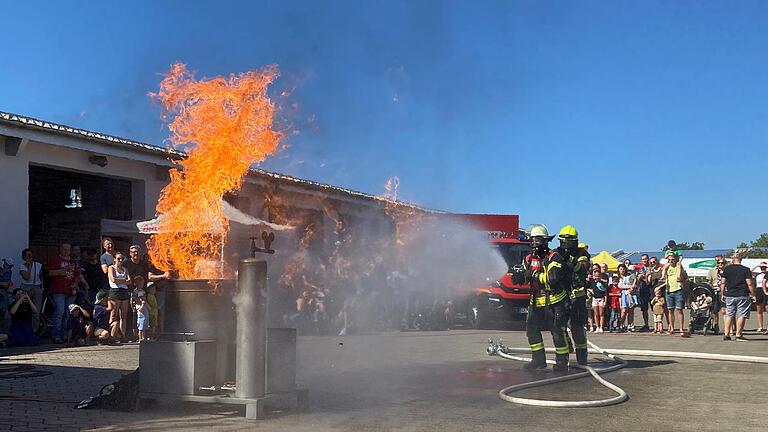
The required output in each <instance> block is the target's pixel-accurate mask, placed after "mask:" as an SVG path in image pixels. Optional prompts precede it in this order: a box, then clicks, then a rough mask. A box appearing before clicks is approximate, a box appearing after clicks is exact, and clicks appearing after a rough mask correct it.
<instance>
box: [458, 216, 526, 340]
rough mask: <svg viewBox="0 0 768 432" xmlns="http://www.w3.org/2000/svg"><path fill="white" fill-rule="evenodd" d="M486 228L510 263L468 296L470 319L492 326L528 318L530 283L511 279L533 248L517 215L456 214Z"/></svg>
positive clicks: (472, 322)
mask: <svg viewBox="0 0 768 432" xmlns="http://www.w3.org/2000/svg"><path fill="white" fill-rule="evenodd" d="M457 216H459V217H461V218H462V219H464V220H466V221H468V222H469V223H470V224H472V225H474V226H475V227H477V228H478V229H480V230H483V231H485V232H487V235H488V241H489V242H491V244H493V246H494V247H496V248H498V250H499V253H500V254H501V256H502V257H503V258H504V261H505V262H506V263H507V273H505V274H504V275H502V276H501V277H500V278H498V279H497V280H496V281H494V282H491V283H489V284H488V285H486V286H482V287H479V288H475V289H474V290H473V292H472V294H471V295H470V297H469V298H468V299H467V300H466V305H465V306H464V307H465V308H466V314H467V320H468V323H469V324H470V325H471V326H472V327H473V328H478V329H482V328H490V327H493V326H498V325H509V324H510V323H514V322H520V321H525V318H526V317H527V313H528V304H529V302H530V299H531V287H530V285H528V284H525V285H520V284H515V283H513V282H512V273H513V272H514V271H515V270H518V269H520V266H521V263H522V262H523V258H524V257H525V256H526V255H527V254H528V252H529V251H530V243H529V242H528V239H527V238H526V237H525V234H524V233H522V232H521V231H520V218H519V216H518V215H495V214H460V215H457Z"/></svg>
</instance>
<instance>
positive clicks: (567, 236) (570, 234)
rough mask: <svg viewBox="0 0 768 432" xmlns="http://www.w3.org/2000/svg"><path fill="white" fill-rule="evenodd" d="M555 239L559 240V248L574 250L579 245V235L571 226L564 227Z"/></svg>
mask: <svg viewBox="0 0 768 432" xmlns="http://www.w3.org/2000/svg"><path fill="white" fill-rule="evenodd" d="M557 239H558V240H560V246H562V247H563V248H565V249H576V248H577V247H578V245H579V233H578V231H576V228H574V227H573V225H566V226H564V227H563V229H561V230H560V234H558V235H557Z"/></svg>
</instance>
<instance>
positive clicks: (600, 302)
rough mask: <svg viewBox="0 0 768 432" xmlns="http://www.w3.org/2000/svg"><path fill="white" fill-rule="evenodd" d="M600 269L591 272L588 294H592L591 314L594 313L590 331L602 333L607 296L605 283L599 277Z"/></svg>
mask: <svg viewBox="0 0 768 432" xmlns="http://www.w3.org/2000/svg"><path fill="white" fill-rule="evenodd" d="M600 275H601V273H600V267H597V268H596V269H593V270H592V274H591V277H590V280H589V289H588V292H591V293H592V303H591V305H592V312H593V313H594V320H593V324H594V327H593V328H592V331H594V332H595V333H602V332H603V328H604V327H605V298H606V297H607V294H608V289H607V287H606V283H605V281H604V280H603V279H601V277H600Z"/></svg>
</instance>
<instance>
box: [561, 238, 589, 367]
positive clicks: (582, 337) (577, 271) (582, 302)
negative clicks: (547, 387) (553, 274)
mask: <svg viewBox="0 0 768 432" xmlns="http://www.w3.org/2000/svg"><path fill="white" fill-rule="evenodd" d="M557 239H558V240H559V241H560V247H558V248H557V252H558V253H559V254H560V255H561V256H562V257H563V259H564V260H565V262H566V263H567V276H566V278H567V279H568V282H567V285H568V291H569V293H568V294H569V301H570V306H571V307H570V310H569V324H570V327H571V335H573V346H574V348H576V361H577V362H578V363H579V364H580V365H585V364H587V334H586V331H585V328H584V326H585V325H587V317H588V314H589V309H588V308H587V276H588V275H589V266H590V263H589V259H590V256H589V252H587V250H586V248H585V247H582V245H583V243H581V244H580V243H579V233H578V231H576V228H574V227H573V226H571V225H566V226H564V227H563V229H561V230H560V233H559V234H558V235H557ZM584 246H586V245H584ZM568 342H569V343H570V339H568Z"/></svg>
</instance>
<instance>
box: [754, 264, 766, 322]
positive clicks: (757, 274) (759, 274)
mask: <svg viewBox="0 0 768 432" xmlns="http://www.w3.org/2000/svg"><path fill="white" fill-rule="evenodd" d="M752 276H753V277H754V278H755V297H757V302H756V303H755V313H756V314H757V332H758V333H762V332H763V331H765V330H766V328H765V326H764V322H763V312H765V311H766V308H765V304H766V300H768V296H766V295H765V293H764V292H763V288H762V287H763V286H765V277H766V276H768V263H766V262H765V261H763V262H761V263H760V264H758V265H756V266H754V267H752Z"/></svg>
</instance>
